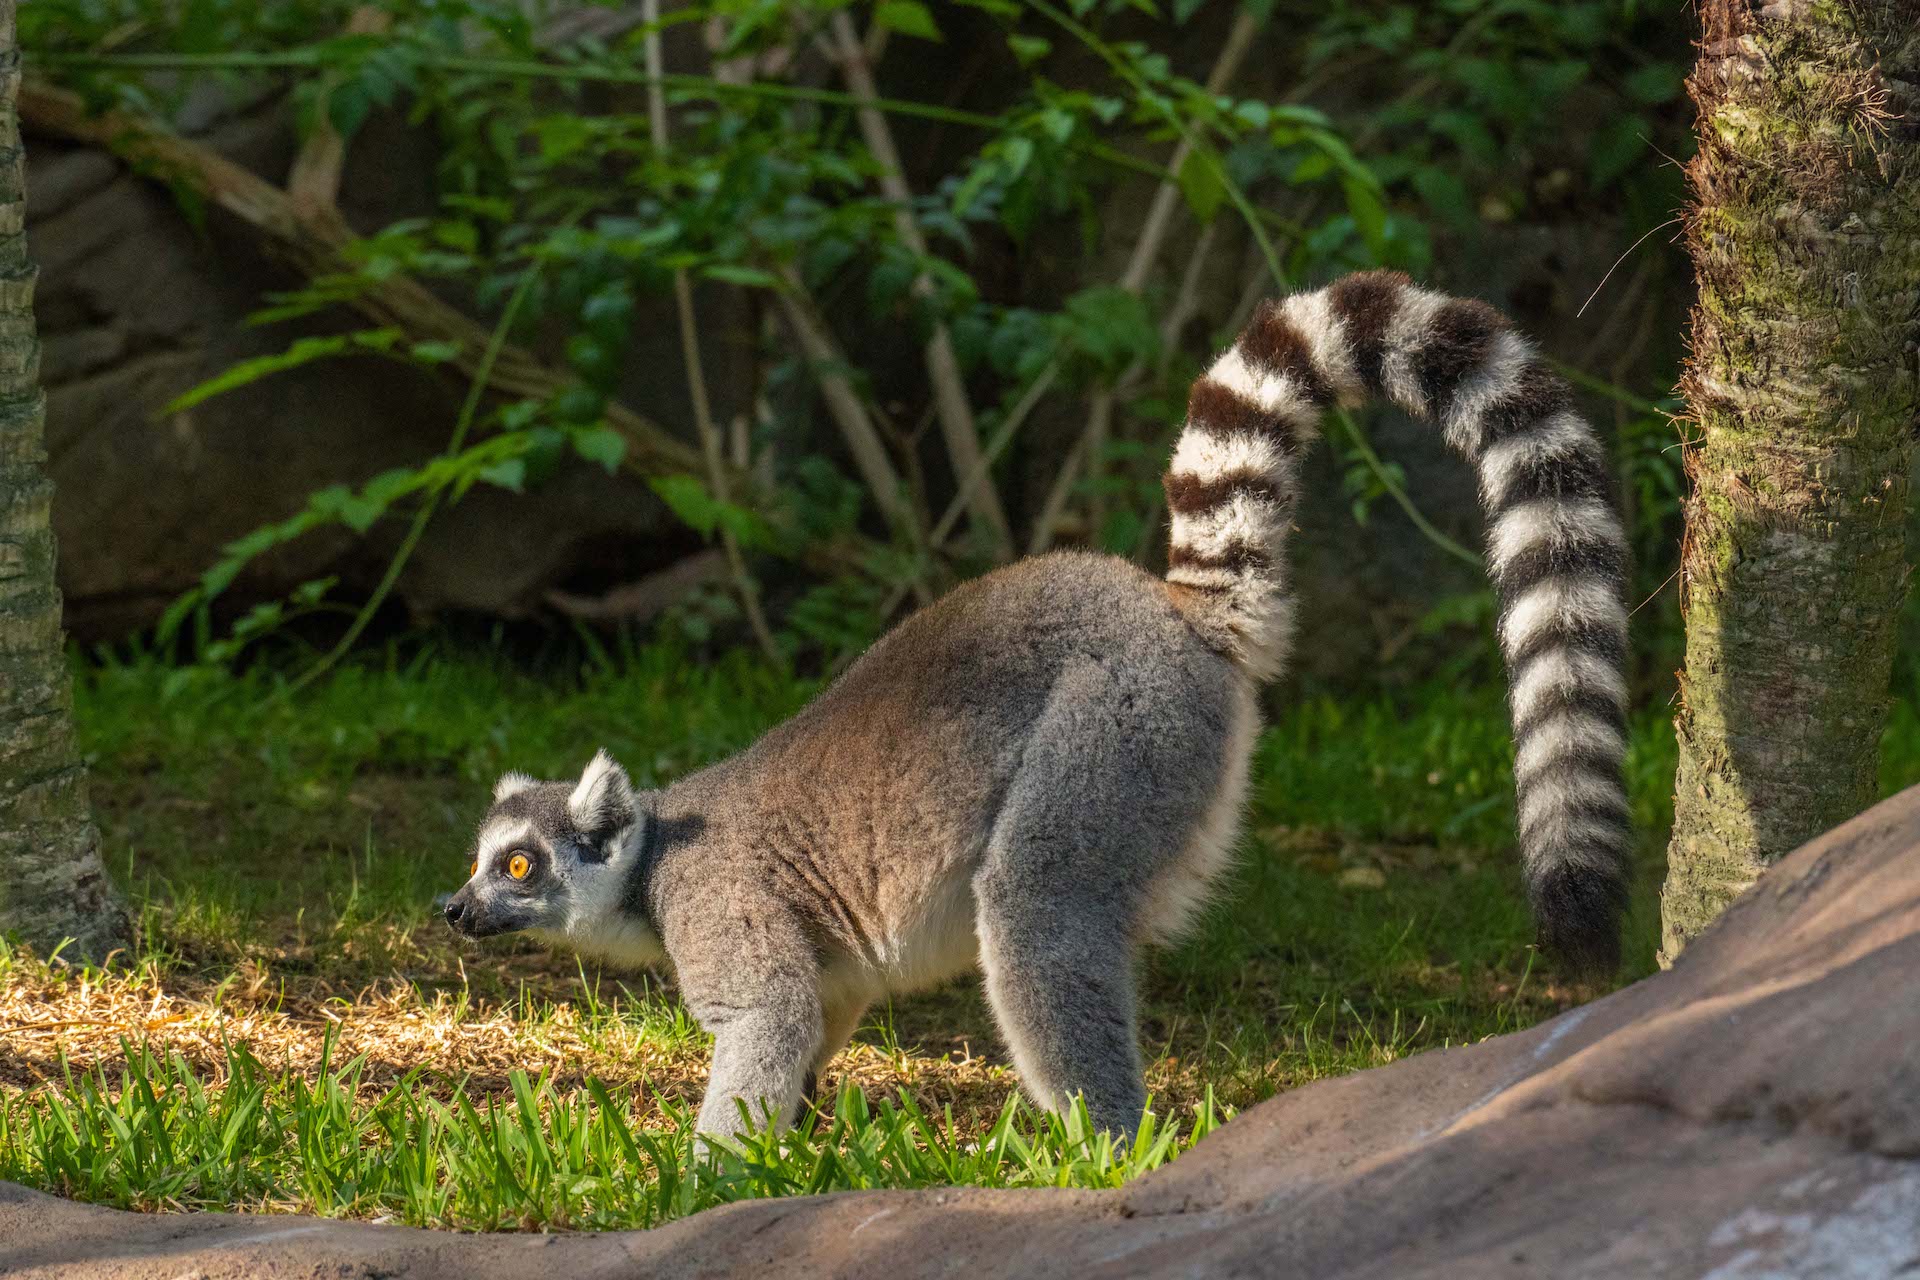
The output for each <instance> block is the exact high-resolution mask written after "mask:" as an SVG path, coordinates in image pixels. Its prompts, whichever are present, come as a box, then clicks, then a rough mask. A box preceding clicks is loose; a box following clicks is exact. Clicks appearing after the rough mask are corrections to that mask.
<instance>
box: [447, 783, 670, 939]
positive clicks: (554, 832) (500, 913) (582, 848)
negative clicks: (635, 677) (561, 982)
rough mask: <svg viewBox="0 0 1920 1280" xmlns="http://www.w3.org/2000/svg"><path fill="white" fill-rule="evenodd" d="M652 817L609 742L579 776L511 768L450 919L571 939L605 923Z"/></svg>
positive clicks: (462, 927)
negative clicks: (542, 776) (533, 774)
mask: <svg viewBox="0 0 1920 1280" xmlns="http://www.w3.org/2000/svg"><path fill="white" fill-rule="evenodd" d="M644 821H645V815H644V814H642V812H641V810H640V806H639V804H638V803H637V802H636V800H635V799H634V794H633V785H632V784H631V783H630V782H628V781H627V775H626V771H625V770H623V769H621V767H620V766H619V765H617V764H615V763H614V762H613V757H611V756H609V755H608V754H607V753H606V752H605V751H601V752H599V753H597V754H596V755H595V756H594V757H593V760H592V762H591V763H590V764H588V765H587V768H586V772H584V773H582V774H581V775H580V781H579V782H577V783H572V782H540V781H537V780H536V779H533V778H530V777H528V776H527V775H526V774H524V773H509V774H506V775H505V776H504V777H502V778H501V779H500V781H499V782H497V783H495V784H494V787H493V804H492V806H491V807H490V808H488V810H487V816H486V817H485V818H484V819H482V821H481V823H480V831H479V834H478V835H477V836H476V837H475V839H474V847H473V865H472V866H471V868H470V869H469V871H468V878H467V883H466V884H465V885H464V886H462V887H461V889H460V892H458V893H456V894H454V895H453V897H452V899H451V900H449V901H448V903H447V909H446V914H447V923H448V924H450V925H452V926H453V927H454V928H455V929H456V930H458V931H459V932H461V933H463V934H465V935H466V936H468V937H469V938H490V937H492V936H494V935H495V934H500V933H515V932H519V931H522V930H531V931H533V932H535V933H538V934H542V935H545V936H547V937H548V938H550V939H552V940H554V941H564V940H567V939H569V938H581V937H585V936H587V935H591V934H593V933H595V932H597V931H598V930H600V929H601V928H602V927H603V926H604V925H605V924H606V923H607V921H608V918H609V916H610V915H612V914H614V913H617V912H618V911H619V910H620V905H621V901H622V898H623V896H624V894H625V892H626V888H627V879H628V875H629V873H630V871H631V869H632V865H633V861H634V859H635V858H636V857H638V856H639V849H640V836H641V824H642V823H643V822H644Z"/></svg>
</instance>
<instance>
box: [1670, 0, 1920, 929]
mask: <svg viewBox="0 0 1920 1280" xmlns="http://www.w3.org/2000/svg"><path fill="white" fill-rule="evenodd" d="M1700 15H1701V20H1702V24H1703V32H1702V39H1701V44H1700V58H1699V63H1698V65H1697V67H1696V68H1695V71H1694V74H1693V76H1692V79H1691V80H1690V81H1689V84H1688V88H1689V91H1690V92H1691V94H1692V96H1693V98H1694V100H1695V102H1696V103H1697V104H1698V106H1699V109H1700V114H1699V125H1698V130H1699V139H1700V150H1699V154H1698V155H1697V156H1696V157H1695V158H1694V160H1693V161H1692V162H1691V164H1690V165H1689V166H1688V170H1687V175H1688V179H1689V182H1690V184H1691V187H1692V196H1693V205H1692V208H1691V210H1690V212H1689V225H1688V242H1689V246H1690V249H1691V252H1692V255H1693V261H1694V268H1695V272H1696V275H1697V277H1698V282H1699V301H1698V303H1697V305H1696V307H1695V309H1694V313H1693V331H1692V355H1691V359H1690V363H1689V366H1688V369H1687V372H1686V375H1685V378H1684V381H1683V388H1682V389H1683V391H1684V393H1685V395H1686V399H1687V407H1688V412H1689V417H1690V419H1691V422H1690V429H1691V430H1690V434H1691V435H1692V437H1693V438H1692V440H1691V442H1690V447H1689V450H1688V454H1687V462H1688V470H1689V473H1690V475H1691V477H1692V481H1693V485H1692V496H1691V498H1690V499H1689V504H1688V509H1687V532H1686V544H1685V547H1684V549H1683V553H1682V569H1683V573H1684V579H1683V583H1684V590H1685V607H1684V612H1685V621H1686V628H1687V658H1686V669H1685V671H1684V673H1683V677H1682V684H1681V697H1682V703H1681V707H1682V709H1681V712H1680V716H1679V719H1678V723H1677V730H1678V733H1679V745H1680V767H1679V773H1678V776H1677V778H1676V779H1675V813H1674V831H1673V840H1672V845H1671V847H1670V850H1669V853H1668V872H1667V881H1666V884H1665V887H1664V888H1663V890H1662V892H1661V917H1662V946H1661V959H1662V961H1663V963H1670V962H1671V961H1672V959H1673V957H1674V956H1675V955H1676V954H1677V953H1678V952H1679V950H1680V948H1681V947H1682V946H1684V945H1685V944H1686V942H1687V941H1688V939H1690V938H1692V937H1694V936H1695V935H1696V934H1698V933H1699V932H1700V930H1701V929H1702V928H1704V927H1705V926H1706V924H1707V923H1708V922H1709V921H1710V920H1712V919H1713V917H1714V916H1715V915H1717V914H1718V913H1719V911H1720V910H1721V909H1722V908H1723V907H1724V906H1725V905H1726V904H1727V903H1728V902H1729V901H1731V900H1732V899H1733V897H1734V896H1735V895H1737V894H1738V893H1740V892H1741V891H1742V890H1743V889H1744V888H1746V886H1747V885H1749V884H1750V883H1752V881H1753V880H1754V879H1755V878H1756V877H1757V876H1758V875H1759V874H1760V873H1761V872H1762V871H1763V870H1764V869H1765V868H1766V867H1767V866H1769V865H1770V864H1772V863H1773V862H1775V861H1776V860H1778V859H1779V858H1781V857H1782V856H1784V855H1785V854H1786V853H1787V852H1788V851H1790V850H1791V849H1793V848H1794V847H1795V846H1796V845H1798V844H1800V843H1801V842H1802V841H1804V840H1806V839H1808V838H1810V837H1812V836H1813V835H1815V834H1817V833H1818V832H1821V831H1823V830H1825V829H1827V828H1829V827H1831V826H1833V825H1835V824H1836V823H1837V822H1839V821H1841V820H1842V819H1844V818H1847V817H1849V816H1851V815H1852V814H1854V813H1857V812H1859V811H1860V810H1862V809H1865V808H1866V807H1867V806H1868V805H1869V804H1870V803H1871V802H1872V801H1873V798H1874V795H1875V792H1876V788H1877V782H1878V779H1877V772H1878V761H1879V740H1880V733H1881V729H1882V727H1883V725H1884V723H1885V718H1886V709H1887V698H1888V681H1889V676H1890V669H1891V664H1892V659H1893V650H1894V644H1895V623H1896V618H1897V615H1898V612H1899V608H1900V604H1901V601H1902V598H1903V595H1904V593H1905V590H1906V575H1907V569H1906V564H1905V558H1904V546H1903V541H1904V530H1905V520H1906V513H1907V503H1908V483H1909V469H1910V466H1911V461H1912V456H1911V451H1912V443H1913V434H1914V430H1915V428H1916V425H1917V424H1916V409H1917V408H1920V391H1917V390H1916V382H1917V381H1920V379H1917V378H1916V367H1915V342H1916V338H1920V0H1877V2H1870V0H1774V2H1772V3H1754V2H1750V0H1707V2H1705V3H1702V4H1701V5H1700Z"/></svg>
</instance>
